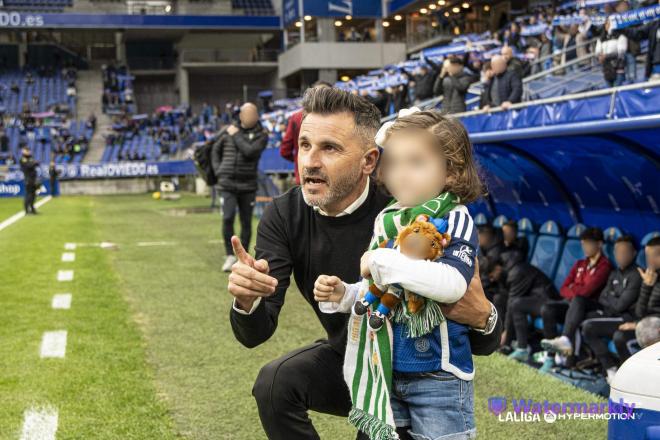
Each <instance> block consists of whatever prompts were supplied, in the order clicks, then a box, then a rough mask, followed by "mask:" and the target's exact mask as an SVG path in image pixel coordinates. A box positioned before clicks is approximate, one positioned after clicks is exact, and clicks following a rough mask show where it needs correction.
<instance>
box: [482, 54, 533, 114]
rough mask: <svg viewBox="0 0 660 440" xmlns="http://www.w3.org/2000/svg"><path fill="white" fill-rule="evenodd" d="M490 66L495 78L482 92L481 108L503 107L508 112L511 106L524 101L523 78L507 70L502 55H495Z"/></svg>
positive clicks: (513, 71)
mask: <svg viewBox="0 0 660 440" xmlns="http://www.w3.org/2000/svg"><path fill="white" fill-rule="evenodd" d="M490 65H491V67H492V69H493V77H492V78H491V79H490V81H488V83H486V86H485V87H484V90H483V92H481V108H482V109H484V110H488V109H490V108H491V107H502V108H503V109H504V110H508V109H509V108H511V104H515V103H517V102H520V100H521V99H522V92H523V85H522V78H521V77H520V75H519V74H518V72H516V71H515V70H507V64H506V60H505V59H504V57H502V56H501V55H495V56H494V57H493V58H492V59H491V61H490Z"/></svg>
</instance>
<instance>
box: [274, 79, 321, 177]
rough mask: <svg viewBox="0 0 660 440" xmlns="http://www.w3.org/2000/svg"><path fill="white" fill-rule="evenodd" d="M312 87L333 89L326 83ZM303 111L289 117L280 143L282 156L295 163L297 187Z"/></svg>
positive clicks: (318, 83) (318, 82) (315, 84)
mask: <svg viewBox="0 0 660 440" xmlns="http://www.w3.org/2000/svg"><path fill="white" fill-rule="evenodd" d="M312 87H332V86H331V85H330V83H327V82H325V81H316V82H315V83H314V84H313V85H312ZM302 115H303V111H302V109H300V110H298V111H296V112H294V113H293V114H292V115H291V116H289V120H288V122H287V124H286V131H285V132H284V137H282V142H281V143H280V156H282V157H283V158H284V159H286V160H288V161H289V162H293V173H294V177H295V179H296V185H300V176H299V175H298V135H299V134H300V124H301V123H302Z"/></svg>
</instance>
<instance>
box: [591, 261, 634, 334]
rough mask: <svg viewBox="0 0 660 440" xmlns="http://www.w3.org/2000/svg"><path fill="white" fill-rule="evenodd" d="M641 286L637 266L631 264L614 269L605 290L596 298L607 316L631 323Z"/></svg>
mask: <svg viewBox="0 0 660 440" xmlns="http://www.w3.org/2000/svg"><path fill="white" fill-rule="evenodd" d="M641 286H642V277H641V276H639V272H638V271H637V265H636V264H634V263H633V264H631V265H629V266H628V267H626V268H625V269H620V268H618V267H617V268H616V269H614V270H613V271H612V272H610V276H609V277H608V279H607V284H606V285H605V288H604V289H603V291H602V292H601V293H600V296H599V297H598V302H599V303H600V305H602V306H603V309H604V311H605V314H606V315H607V316H621V317H623V319H624V320H626V321H633V320H634V316H635V302H636V301H637V297H638V296H639V291H640V287H641Z"/></svg>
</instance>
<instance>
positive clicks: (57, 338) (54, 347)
mask: <svg viewBox="0 0 660 440" xmlns="http://www.w3.org/2000/svg"><path fill="white" fill-rule="evenodd" d="M66 336H67V332H66V330H57V331H53V332H44V335H43V336H42V338H41V349H40V351H39V355H40V356H41V357H42V358H63V357H64V356H65V355H66Z"/></svg>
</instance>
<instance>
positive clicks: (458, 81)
mask: <svg viewBox="0 0 660 440" xmlns="http://www.w3.org/2000/svg"><path fill="white" fill-rule="evenodd" d="M464 68H465V65H464V64H463V59H462V58H459V57H449V58H447V60H446V61H445V63H444V64H443V67H442V71H441V72H440V75H438V78H437V79H436V81H435V85H434V87H433V94H434V95H435V96H438V95H442V96H443V98H442V110H443V111H444V112H445V113H462V112H464V111H465V109H466V105H465V95H467V91H468V88H469V87H470V84H472V83H473V82H474V78H473V77H472V76H470V75H468V74H467V73H465V70H464Z"/></svg>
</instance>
